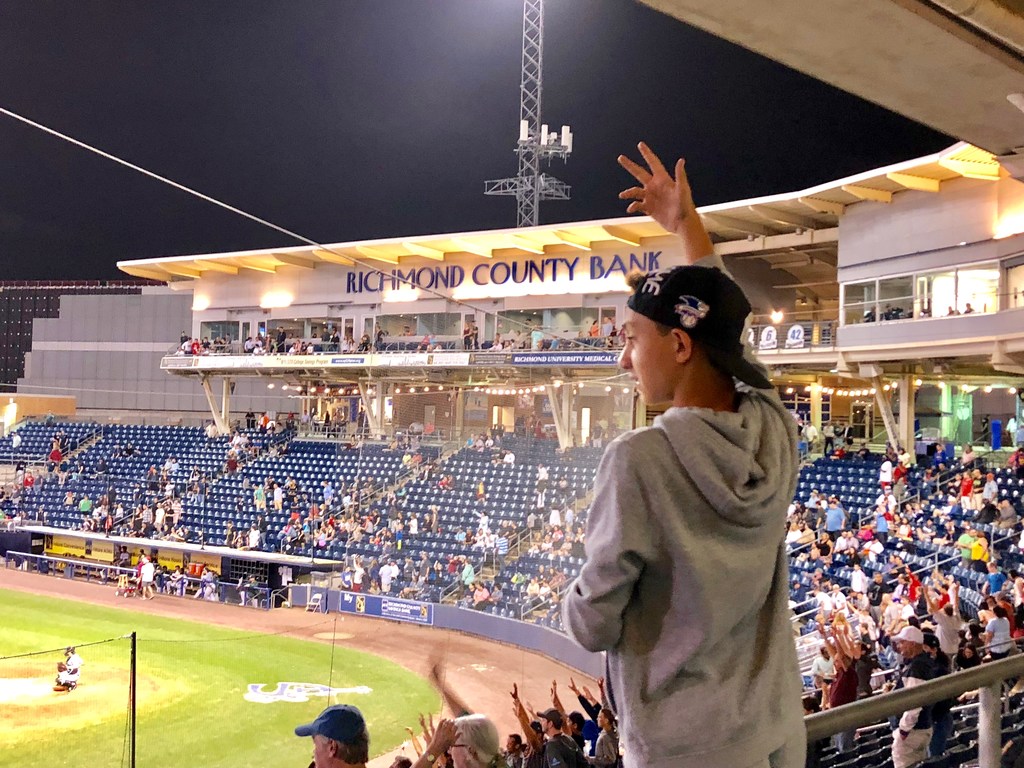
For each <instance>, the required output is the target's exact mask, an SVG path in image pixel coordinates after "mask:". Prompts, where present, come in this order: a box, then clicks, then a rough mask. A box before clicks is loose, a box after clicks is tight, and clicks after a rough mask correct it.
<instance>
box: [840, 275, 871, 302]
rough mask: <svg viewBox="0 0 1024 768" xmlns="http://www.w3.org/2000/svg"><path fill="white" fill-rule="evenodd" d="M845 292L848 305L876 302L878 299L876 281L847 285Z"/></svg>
mask: <svg viewBox="0 0 1024 768" xmlns="http://www.w3.org/2000/svg"><path fill="white" fill-rule="evenodd" d="M844 291H845V296H846V303H847V304H860V303H862V302H866V301H874V300H875V297H876V293H875V281H874V280H871V281H870V282H867V283H847V284H846V286H845V288H844Z"/></svg>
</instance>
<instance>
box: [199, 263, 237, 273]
mask: <svg viewBox="0 0 1024 768" xmlns="http://www.w3.org/2000/svg"><path fill="white" fill-rule="evenodd" d="M192 263H193V264H195V265H196V266H197V267H198V268H199V269H200V270H202V271H203V272H206V271H210V272H222V273H223V274H225V275H237V274H238V267H236V266H235V265H234V264H225V263H224V262H223V261H207V260H206V259H196V260H195V261H193V262H192Z"/></svg>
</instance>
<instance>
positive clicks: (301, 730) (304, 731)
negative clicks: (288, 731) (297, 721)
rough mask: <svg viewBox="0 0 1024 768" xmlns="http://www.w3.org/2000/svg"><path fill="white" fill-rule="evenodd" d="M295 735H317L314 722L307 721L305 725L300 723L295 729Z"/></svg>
mask: <svg viewBox="0 0 1024 768" xmlns="http://www.w3.org/2000/svg"><path fill="white" fill-rule="evenodd" d="M295 735H296V736H303V737H305V736H315V735H316V726H315V725H314V724H313V723H306V724H305V725H300V726H298V727H297V728H296V729H295Z"/></svg>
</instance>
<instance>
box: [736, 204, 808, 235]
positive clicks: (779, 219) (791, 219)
mask: <svg viewBox="0 0 1024 768" xmlns="http://www.w3.org/2000/svg"><path fill="white" fill-rule="evenodd" d="M747 210H748V211H750V212H751V213H753V214H755V215H757V216H760V217H761V218H762V219H765V220H766V221H774V222H775V223H776V224H785V225H787V226H790V227H800V228H802V229H817V228H818V227H819V226H820V225H819V224H818V222H816V221H815V220H814V219H812V218H811V217H810V216H801V215H800V214H798V213H790V212H789V211H780V210H779V209H778V208H773V207H771V206H770V205H748V206H747Z"/></svg>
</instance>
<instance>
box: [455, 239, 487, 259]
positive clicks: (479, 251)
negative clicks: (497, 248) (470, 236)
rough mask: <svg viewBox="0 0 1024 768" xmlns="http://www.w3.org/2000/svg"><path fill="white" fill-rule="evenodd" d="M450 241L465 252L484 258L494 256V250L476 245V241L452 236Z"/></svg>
mask: <svg viewBox="0 0 1024 768" xmlns="http://www.w3.org/2000/svg"><path fill="white" fill-rule="evenodd" d="M452 242H453V243H455V246H456V247H457V248H459V249H461V250H462V251H463V252H465V253H472V254H474V255H476V256H480V257H482V258H485V259H490V258H493V256H494V252H493V251H492V250H491V249H490V248H487V247H485V246H482V245H477V244H476V243H471V242H469V241H468V240H463V239H461V238H452Z"/></svg>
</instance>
